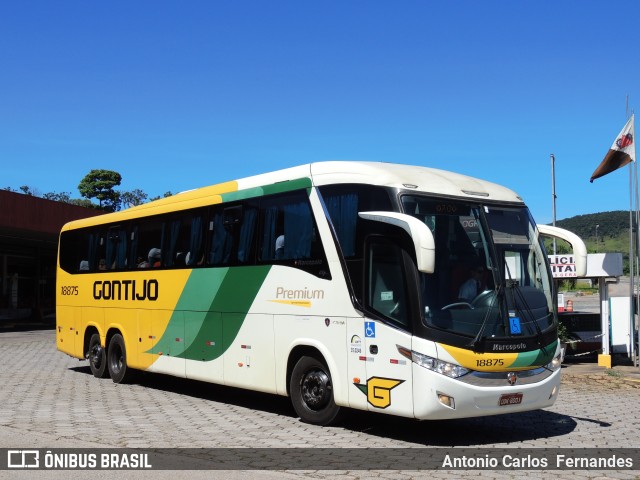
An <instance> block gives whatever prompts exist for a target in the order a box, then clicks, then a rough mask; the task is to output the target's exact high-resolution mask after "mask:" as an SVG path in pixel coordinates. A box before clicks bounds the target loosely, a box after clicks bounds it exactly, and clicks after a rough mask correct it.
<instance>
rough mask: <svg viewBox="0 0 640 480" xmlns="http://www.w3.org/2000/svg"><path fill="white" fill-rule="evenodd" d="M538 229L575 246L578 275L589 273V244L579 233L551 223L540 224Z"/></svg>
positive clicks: (574, 255) (544, 233)
mask: <svg viewBox="0 0 640 480" xmlns="http://www.w3.org/2000/svg"><path fill="white" fill-rule="evenodd" d="M538 231H539V232H540V234H541V235H545V236H548V237H555V238H559V239H561V240H564V241H566V242H569V243H570V244H571V247H572V248H573V257H574V260H575V262H576V275H577V276H578V277H585V276H586V275H587V246H586V245H585V244H584V242H583V241H582V239H581V238H580V237H579V236H578V235H576V234H575V233H573V232H570V231H569V230H565V229H564V228H559V227H552V226H551V225H538Z"/></svg>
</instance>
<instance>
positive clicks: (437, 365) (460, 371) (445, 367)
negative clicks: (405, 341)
mask: <svg viewBox="0 0 640 480" xmlns="http://www.w3.org/2000/svg"><path fill="white" fill-rule="evenodd" d="M397 347H398V352H400V354H401V355H402V356H404V357H406V358H408V359H409V360H411V361H412V362H413V363H415V364H417V365H420V366H421V367H424V368H426V369H428V370H431V371H433V372H437V373H440V374H442V375H445V376H447V377H451V378H458V377H462V376H463V375H466V374H467V373H469V372H470V371H471V370H469V369H467V368H464V367H461V366H460V365H455V364H453V363H449V362H443V361H442V360H438V359H437V358H433V357H430V356H429V355H425V354H423V353H419V352H415V351H413V350H409V349H408V348H404V347H401V346H400V345H397Z"/></svg>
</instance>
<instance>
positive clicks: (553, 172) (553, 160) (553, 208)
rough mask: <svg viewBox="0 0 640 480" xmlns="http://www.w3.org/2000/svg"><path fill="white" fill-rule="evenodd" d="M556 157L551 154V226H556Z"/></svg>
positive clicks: (554, 244)
mask: <svg viewBox="0 0 640 480" xmlns="http://www.w3.org/2000/svg"><path fill="white" fill-rule="evenodd" d="M556 198H558V197H557V195H556V156H555V155H554V154H553V153H552V154H551V199H552V201H551V213H552V216H553V226H554V227H555V226H556ZM553 254H554V255H555V254H556V238H555V237H553Z"/></svg>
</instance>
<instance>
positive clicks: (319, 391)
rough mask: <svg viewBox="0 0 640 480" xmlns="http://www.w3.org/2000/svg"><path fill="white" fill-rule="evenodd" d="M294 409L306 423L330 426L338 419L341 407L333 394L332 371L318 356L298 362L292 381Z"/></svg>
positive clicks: (304, 356) (301, 359)
mask: <svg viewBox="0 0 640 480" xmlns="http://www.w3.org/2000/svg"><path fill="white" fill-rule="evenodd" d="M289 395H290V396H291V403H292V404H293V408H294V410H295V411H296V413H297V414H298V416H299V417H300V419H301V420H302V421H303V422H306V423H311V424H314V425H330V424H332V423H335V422H336V421H337V420H338V417H339V414H340V410H341V409H340V407H339V406H338V405H336V403H335V399H334V395H333V382H332V379H331V372H330V371H329V368H328V367H327V365H326V362H325V361H324V359H322V357H321V356H318V355H303V356H301V357H300V358H299V359H298V360H297V362H296V363H295V365H294V367H293V370H292V371H291V377H290V379H289Z"/></svg>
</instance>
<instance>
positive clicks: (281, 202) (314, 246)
mask: <svg viewBox="0 0 640 480" xmlns="http://www.w3.org/2000/svg"><path fill="white" fill-rule="evenodd" d="M260 214H261V221H260V232H259V237H258V238H259V247H258V261H259V262H261V263H271V264H282V265H288V266H292V267H296V268H299V269H301V270H305V271H307V272H309V273H312V274H314V275H317V276H319V277H322V278H330V274H329V269H328V266H327V261H326V256H325V253H324V248H323V247H322V240H321V238H320V236H319V234H318V229H317V227H316V223H315V219H314V217H313V210H312V208H311V204H310V203H309V195H308V193H307V191H306V190H299V191H296V192H290V193H286V194H281V195H273V196H270V197H264V198H262V200H261V202H260Z"/></svg>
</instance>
